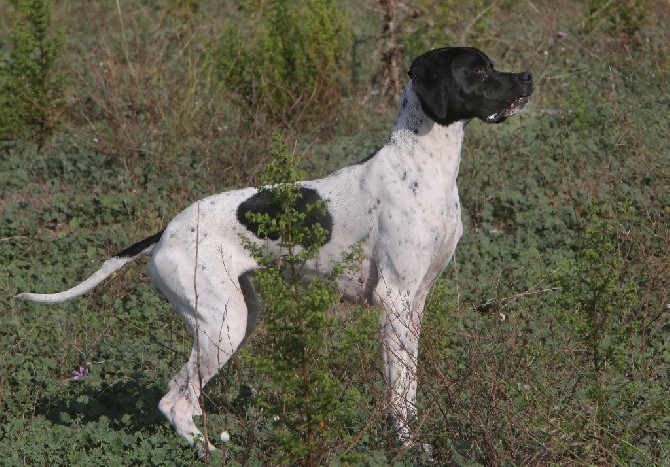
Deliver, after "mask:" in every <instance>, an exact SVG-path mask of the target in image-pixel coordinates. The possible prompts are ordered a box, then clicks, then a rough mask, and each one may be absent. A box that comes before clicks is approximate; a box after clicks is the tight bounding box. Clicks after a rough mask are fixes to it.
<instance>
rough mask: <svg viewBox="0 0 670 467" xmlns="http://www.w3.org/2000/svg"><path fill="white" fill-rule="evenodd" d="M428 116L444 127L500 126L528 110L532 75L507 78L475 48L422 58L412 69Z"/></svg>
mask: <svg viewBox="0 0 670 467" xmlns="http://www.w3.org/2000/svg"><path fill="white" fill-rule="evenodd" d="M409 76H410V77H411V78H412V83H413V85H414V90H415V91H416V92H417V94H418V95H419V97H420V99H421V106H422V108H423V110H424V112H425V113H426V114H427V115H428V116H429V117H430V118H432V119H433V120H434V121H435V122H436V123H439V124H440V125H449V124H451V123H454V122H456V121H459V120H465V119H471V118H475V117H477V118H480V119H481V120H483V121H485V122H487V123H500V122H502V121H503V120H505V119H506V118H507V117H509V116H511V115H514V114H515V113H517V112H519V111H520V110H521V109H523V108H524V107H525V106H526V103H527V102H528V97H529V96H530V95H531V94H532V93H533V77H532V75H531V74H530V73H529V72H527V71H524V72H521V73H502V72H500V71H497V70H495V69H494V68H493V63H492V62H491V60H490V59H489V58H488V57H487V56H486V55H485V54H484V53H483V52H481V51H479V50H477V49H474V48H471V47H445V48H442V49H436V50H431V51H430V52H427V53H425V54H423V55H420V56H418V57H417V58H415V59H414V61H413V62H412V66H411V67H410V69H409Z"/></svg>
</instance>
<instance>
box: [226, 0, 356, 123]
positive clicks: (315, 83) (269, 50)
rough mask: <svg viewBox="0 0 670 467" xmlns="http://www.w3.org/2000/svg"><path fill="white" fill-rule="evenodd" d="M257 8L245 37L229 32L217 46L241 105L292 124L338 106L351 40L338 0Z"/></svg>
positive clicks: (278, 3)
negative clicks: (256, 15)
mask: <svg viewBox="0 0 670 467" xmlns="http://www.w3.org/2000/svg"><path fill="white" fill-rule="evenodd" d="M256 8H257V6H256V5H254V6H252V7H250V10H251V11H254V14H258V15H259V19H258V24H257V25H254V24H249V25H247V27H248V28H253V29H252V30H251V31H246V32H245V31H244V29H242V28H240V27H238V26H233V27H230V28H229V29H228V30H227V33H226V34H225V36H224V37H223V39H222V41H221V43H220V45H218V47H217V51H218V54H217V55H218V56H219V59H218V60H219V71H220V75H221V79H222V80H223V82H224V83H226V84H227V85H228V86H230V87H231V88H232V89H233V90H234V92H235V93H236V94H237V97H238V100H240V101H241V102H244V104H245V105H246V107H247V108H248V109H249V111H251V112H252V113H260V114H266V115H267V116H268V117H269V118H270V119H271V120H279V121H282V122H285V123H289V124H290V123H292V124H295V123H298V122H300V121H301V120H303V119H305V118H310V117H312V116H314V115H316V114H318V113H320V112H324V111H327V109H328V110H330V109H331V108H332V107H333V106H338V104H339V101H340V99H341V98H342V96H343V91H345V90H346V71H347V68H346V66H347V63H348V60H349V41H350V35H351V32H350V30H349V27H348V24H347V19H346V18H347V15H346V13H345V11H344V9H342V8H341V7H339V6H338V4H337V2H335V1H334V0H302V1H299V2H295V1H289V0H278V1H274V2H270V3H269V4H268V5H267V6H265V7H261V8H260V13H256V11H255V10H256ZM247 21H249V20H247ZM331 111H332V110H331Z"/></svg>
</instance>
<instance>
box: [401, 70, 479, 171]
mask: <svg viewBox="0 0 670 467" xmlns="http://www.w3.org/2000/svg"><path fill="white" fill-rule="evenodd" d="M400 102H401V104H400V108H399V110H398V116H397V118H396V123H395V125H394V126H393V131H392V132H391V137H390V138H389V144H393V145H397V146H399V147H400V148H402V149H403V151H401V152H402V153H403V154H406V155H407V156H408V157H409V158H411V159H412V160H414V161H415V162H416V163H417V164H420V165H422V166H424V169H427V170H431V169H433V170H437V171H439V173H440V174H441V176H443V177H446V180H445V181H446V182H447V183H453V184H455V183H456V177H457V176H458V166H459V164H460V162H461V147H462V143H463V136H464V130H465V125H466V123H467V122H468V120H460V121H457V122H454V123H452V124H450V125H447V126H443V125H440V124H438V123H435V122H434V121H433V120H432V119H431V118H430V117H429V116H428V115H426V113H425V112H424V111H423V109H422V107H421V101H420V99H419V96H418V95H417V93H416V91H414V86H413V85H412V82H411V81H410V82H409V83H408V84H407V86H406V87H405V92H404V93H403V96H402V99H401V100H400ZM417 145H418V146H420V148H421V150H416V147H417Z"/></svg>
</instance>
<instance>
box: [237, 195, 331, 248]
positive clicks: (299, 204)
mask: <svg viewBox="0 0 670 467" xmlns="http://www.w3.org/2000/svg"><path fill="white" fill-rule="evenodd" d="M300 195H301V196H300V198H299V199H298V200H297V201H296V203H295V206H294V208H295V209H296V210H297V211H298V212H304V213H306V214H307V217H306V218H305V226H307V227H311V226H313V225H315V224H320V225H321V227H323V228H324V229H325V230H326V243H327V242H329V241H330V239H331V235H332V231H333V216H332V214H331V213H330V211H328V210H326V212H319V210H312V211H310V212H307V206H310V205H313V204H315V203H316V202H317V201H320V200H322V199H323V198H321V196H320V195H319V193H318V192H317V191H316V190H314V189H312V188H305V187H300ZM279 209H280V207H279V206H277V205H276V204H275V203H273V202H272V199H271V198H270V195H269V194H268V193H265V192H260V191H259V192H258V193H256V194H255V195H253V196H252V197H250V198H247V199H246V200H244V201H243V202H242V203H240V205H239V206H238V207H237V220H238V222H239V223H240V224H242V225H243V226H245V227H246V228H247V229H248V230H249V231H250V232H252V233H253V234H254V235H255V236H256V237H258V238H269V239H270V240H279V236H278V235H276V234H274V233H273V234H271V235H268V236H267V237H266V236H265V235H261V234H260V231H259V230H260V225H259V224H258V223H257V222H252V221H250V220H249V219H247V213H248V212H252V213H258V214H268V215H269V216H270V217H271V218H273V217H276V216H277V215H278V214H279Z"/></svg>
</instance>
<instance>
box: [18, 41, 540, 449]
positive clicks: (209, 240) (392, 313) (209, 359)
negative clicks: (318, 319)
mask: <svg viewBox="0 0 670 467" xmlns="http://www.w3.org/2000/svg"><path fill="white" fill-rule="evenodd" d="M409 76H410V77H411V81H410V82H409V83H408V84H407V87H406V88H405V92H404V95H403V96H402V100H401V104H400V109H399V111H398V117H397V120H396V123H395V125H394V127H393V130H392V132H391V136H390V138H389V140H388V142H387V143H386V145H385V146H384V147H383V148H381V149H380V150H379V151H378V152H376V153H375V154H373V155H372V156H370V157H368V158H367V159H365V160H363V161H362V162H360V163H359V164H356V165H353V166H350V167H345V168H343V169H341V170H339V171H337V172H335V173H334V174H332V175H330V176H328V177H326V178H323V179H320V180H314V181H306V182H303V183H302V184H301V186H302V194H303V200H305V204H306V203H307V202H309V203H312V202H314V201H315V200H318V199H324V200H328V209H327V212H326V213H325V214H324V215H323V216H320V217H319V219H313V221H314V222H317V221H318V222H319V223H321V225H322V226H323V227H324V228H326V229H327V231H328V235H327V242H326V243H325V244H324V245H323V246H322V247H321V249H320V253H319V256H318V258H317V259H316V261H314V263H313V267H314V271H312V273H315V274H318V273H323V272H324V270H327V269H328V265H329V264H332V262H333V261H338V260H340V258H341V256H340V255H341V253H342V252H343V251H345V250H347V249H348V248H349V247H350V246H351V245H352V244H353V243H355V242H359V241H360V242H361V245H362V249H363V253H364V255H365V259H364V261H363V263H362V267H361V269H360V271H358V272H357V273H355V274H354V275H353V276H352V275H348V276H347V277H346V278H343V280H342V281H341V283H340V292H341V293H342V295H343V296H344V297H346V298H348V299H351V300H361V299H363V300H364V301H367V302H368V303H371V304H374V305H378V306H380V307H382V308H383V319H382V324H381V339H382V358H383V370H384V376H385V382H386V387H387V394H386V401H385V402H386V407H387V411H388V413H389V415H390V416H391V417H392V419H393V420H394V426H395V428H396V430H397V432H398V435H399V437H400V439H401V440H402V441H403V442H404V443H407V444H409V443H411V439H412V436H411V432H410V428H409V421H410V420H411V419H412V417H413V416H414V415H415V413H416V408H415V400H416V385H417V378H416V368H417V353H418V341H419V332H420V329H421V318H422V314H423V308H424V303H425V301H426V295H427V294H428V292H429V290H430V288H431V286H432V285H433V283H434V282H435V280H436V279H437V278H438V276H439V275H440V273H441V272H442V271H443V270H444V268H445V267H446V265H447V263H448V262H449V261H450V259H451V258H452V256H453V254H454V249H455V248H456V243H457V242H458V240H459V238H460V237H461V234H462V232H463V226H462V224H461V208H460V203H459V198H458V189H457V187H456V178H457V176H458V166H459V163H460V157H461V144H462V141H463V131H464V129H465V125H466V123H467V122H468V120H470V119H472V118H479V119H481V120H483V121H485V122H487V123H499V122H502V121H503V120H505V119H506V118H507V117H509V116H511V115H513V114H515V113H517V112H518V111H520V110H521V109H523V108H524V106H525V105H526V103H527V102H528V97H529V96H530V95H531V93H532V92H533V81H532V76H531V74H530V73H528V72H522V73H502V72H499V71H496V70H495V69H494V68H493V64H492V63H491V60H489V58H488V57H487V56H486V55H485V54H484V53H482V52H480V51H479V50H477V49H473V48H466V47H453V48H452V47H447V48H442V49H437V50H432V51H430V52H427V53H425V54H423V55H421V56H419V57H417V58H416V59H415V60H414V61H413V63H412V65H411V67H410V70H409ZM268 203H269V201H268V200H267V199H266V198H265V195H264V194H262V193H260V192H259V191H258V190H257V189H256V188H246V189H242V190H236V191H229V192H225V193H221V194H218V195H214V196H210V197H208V198H205V199H203V200H200V201H198V202H197V203H195V204H193V205H192V206H190V207H188V208H187V209H186V210H184V211H183V212H181V213H180V214H179V215H178V216H177V217H175V218H174V220H172V222H170V223H169V224H168V226H167V227H166V228H165V230H164V231H162V232H160V233H157V234H156V235H153V236H151V237H149V238H147V239H145V240H142V241H141V242H139V243H136V244H135V245H133V246H131V247H129V248H127V249H125V250H123V251H121V252H120V253H119V254H117V255H116V256H114V257H112V258H111V259H109V260H107V261H105V263H104V264H103V265H102V267H101V268H100V269H99V270H98V271H97V272H95V273H94V274H93V275H92V276H91V277H89V278H88V279H86V280H85V281H84V282H82V283H80V284H79V285H77V286H75V287H74V288H72V289H70V290H67V291H64V292H60V293H54V294H33V293H24V294H19V295H17V297H18V298H22V299H26V300H32V301H36V302H41V303H60V302H64V301H66V300H70V299H73V298H75V297H78V296H80V295H82V294H84V293H86V292H88V291H90V290H91V289H92V288H93V287H95V286H96V285H98V284H99V283H100V282H102V281H103V280H104V279H105V278H106V277H108V276H109V275H110V274H112V273H113V272H114V271H116V270H118V269H119V268H121V267H122V266H123V265H124V264H126V263H129V262H131V261H133V260H134V259H136V258H137V257H139V256H141V255H145V254H151V259H150V265H149V268H150V272H151V279H152V282H153V285H154V287H155V288H156V289H157V290H158V291H159V292H160V293H161V294H162V295H163V296H164V297H165V298H167V299H168V300H169V301H170V303H172V305H173V306H174V308H176V309H177V311H179V313H181V315H182V316H183V318H184V320H185V322H186V325H187V326H188V328H189V329H190V331H191V332H192V333H193V334H194V337H197V338H195V339H194V343H195V344H194V348H193V351H192V353H191V357H190V359H189V360H188V362H187V363H186V365H185V366H184V367H183V368H182V369H181V371H179V373H177V375H176V376H175V377H174V378H173V379H172V381H170V383H169V391H168V393H167V394H166V395H165V396H164V397H163V399H162V400H161V402H160V410H161V411H162V412H163V414H165V416H166V417H167V418H168V419H169V420H170V422H171V423H172V425H173V426H174V427H175V429H176V430H177V432H178V433H179V434H180V435H182V436H183V437H185V438H186V439H187V440H188V441H189V442H190V443H191V444H193V443H195V442H200V441H201V440H202V434H201V433H200V431H199V430H198V428H196V426H195V424H194V423H193V416H194V415H198V414H201V412H202V410H201V408H200V403H199V401H198V397H199V395H200V392H201V389H202V388H201V382H202V384H203V385H204V384H205V383H207V381H209V380H210V379H211V378H212V377H213V376H214V375H215V374H216V373H217V371H218V370H219V369H220V368H221V367H222V366H223V365H224V364H225V363H226V362H227V361H228V360H229V359H230V357H231V356H232V355H233V353H234V352H235V351H236V350H237V349H238V347H239V346H240V344H241V343H242V342H243V341H244V340H245V337H247V336H248V335H249V334H250V333H251V332H252V331H253V330H254V328H255V327H256V322H257V319H258V313H259V302H258V300H257V299H256V296H255V295H254V291H253V289H252V286H251V281H250V275H252V274H253V272H254V269H256V268H257V267H258V265H257V264H256V261H254V258H253V257H252V256H251V255H250V253H249V251H248V250H247V249H246V248H245V247H244V245H243V244H242V242H241V240H240V234H243V235H246V236H247V237H251V238H255V239H257V241H258V242H263V243H266V242H268V239H265V238H259V237H260V235H259V233H258V229H257V226H256V225H254V224H253V223H250V222H249V221H248V220H247V217H246V215H245V214H246V212H249V211H253V212H259V211H260V212H262V211H264V210H268V209H269V204H268ZM269 243H270V244H272V243H273V241H272V240H270V241H269ZM317 265H318V267H317ZM196 290H197V307H196V295H195V294H196ZM196 313H197V317H196ZM196 323H197V326H196ZM196 332H197V333H198V336H195V333H196ZM195 345H198V346H199V352H198V351H197V350H196V347H195ZM198 365H199V368H198ZM199 447H200V448H202V449H213V446H212V445H211V444H209V442H208V441H206V440H205V441H204V442H203V443H202V444H201V445H200V446H199Z"/></svg>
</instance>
